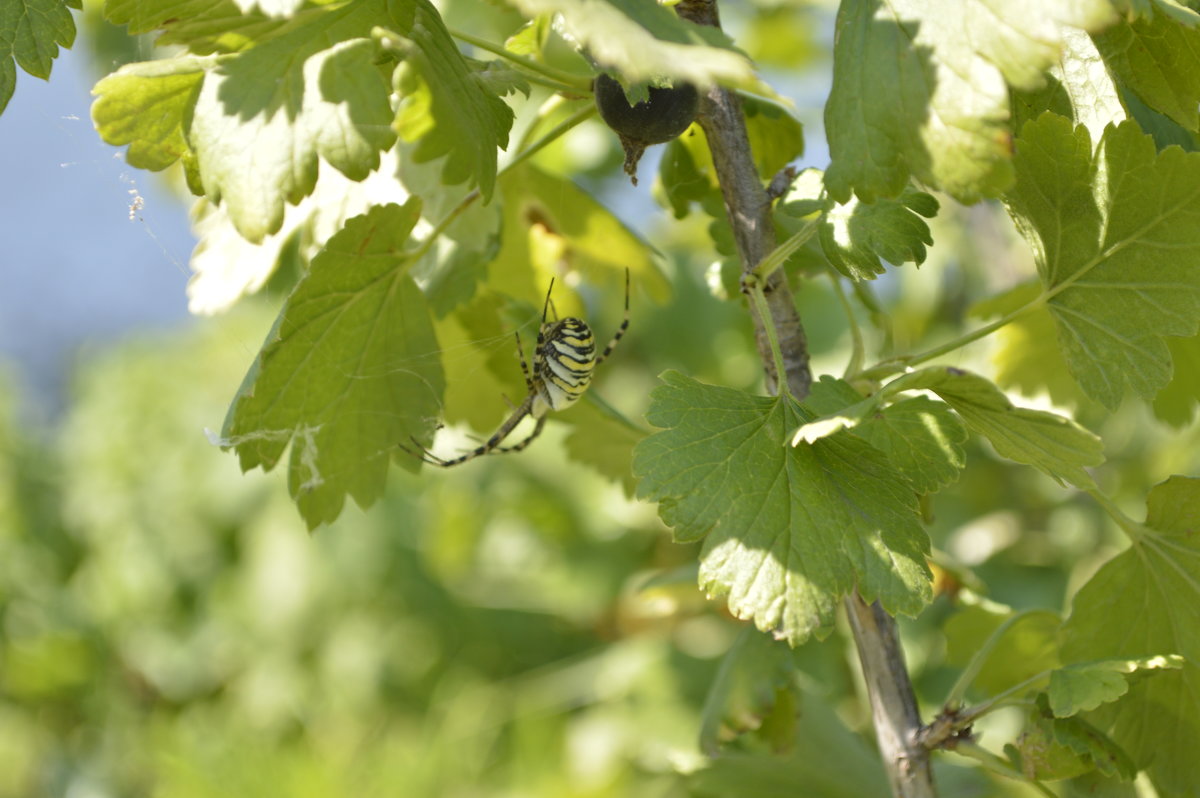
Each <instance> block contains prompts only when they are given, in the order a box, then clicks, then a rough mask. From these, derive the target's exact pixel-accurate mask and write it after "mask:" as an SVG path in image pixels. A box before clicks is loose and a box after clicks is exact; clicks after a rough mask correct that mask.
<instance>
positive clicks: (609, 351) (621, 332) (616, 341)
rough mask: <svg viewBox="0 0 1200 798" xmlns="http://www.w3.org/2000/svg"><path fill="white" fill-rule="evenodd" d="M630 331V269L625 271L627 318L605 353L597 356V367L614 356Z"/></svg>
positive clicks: (622, 322) (605, 348)
mask: <svg viewBox="0 0 1200 798" xmlns="http://www.w3.org/2000/svg"><path fill="white" fill-rule="evenodd" d="M628 329H629V269H626V270H625V318H624V319H623V320H622V321H621V326H620V327H618V328H617V333H616V335H614V336H613V337H612V340H611V341H609V342H608V346H606V347H604V351H603V352H601V353H600V354H599V355H597V356H596V365H597V366H599V365H600V364H601V363H603V362H604V358H606V357H608V356H609V355H611V354H612V351H613V350H614V349H616V348H617V344H619V343H620V342H621V338H622V337H623V336H624V335H625V331H626V330H628Z"/></svg>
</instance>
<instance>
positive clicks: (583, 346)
mask: <svg viewBox="0 0 1200 798" xmlns="http://www.w3.org/2000/svg"><path fill="white" fill-rule="evenodd" d="M553 290H554V280H553V279H551V280H550V288H549V290H547V291H546V301H545V303H544V304H543V305H542V323H541V326H540V327H539V328H538V336H537V346H536V347H534V350H533V369H532V371H531V370H530V368H529V366H528V365H527V364H526V363H525V352H524V348H523V347H522V346H521V334H520V333H519V332H518V333H517V334H516V336H517V355H518V356H519V357H520V358H521V373H523V374H524V375H525V388H526V390H527V393H526V395H525V401H523V402H521V404H519V405H517V407H516V409H514V410H513V413H512V415H511V416H509V417H508V419H507V420H506V421H505V422H504V423H503V424H501V425H500V429H498V430H496V434H495V435H493V436H492V437H490V438H488V439H487V443H485V444H483V445H482V446H480V447H479V448H478V449H475V450H474V451H472V452H468V453H466V454H464V455H462V456H461V457H455V458H454V459H452V460H443V459H442V458H440V457H438V456H437V455H435V454H433V453H431V452H429V451H428V450H426V449H424V448H420V446H419V445H418V449H417V451H415V452H413V451H411V450H408V449H405V451H409V453H410V454H414V455H416V456H417V457H419V458H421V459H422V460H424V461H425V462H426V463H429V464H430V465H436V466H442V467H443V468H449V467H450V466H456V465H459V464H461V463H465V462H467V461H468V460H474V459H475V458H476V457H480V456H482V455H485V454H493V453H499V452H519V451H521V450H522V449H524V448H525V447H526V446H528V445H529V444H530V443H532V442H533V439H534V438H536V437H537V436H538V435H540V434H541V432H542V427H543V426H545V424H546V414H547V413H548V412H549V411H551V410H562V409H563V408H566V407H570V406H571V405H572V404H573V403H574V402H575V401H576V400H578V399H579V397H581V396H583V392H584V391H586V390H587V389H588V386H589V385H591V383H592V371H593V370H594V369H595V368H596V366H598V365H600V364H601V363H603V362H604V359H605V358H607V357H608V356H609V355H610V354H612V351H613V350H614V349H616V348H617V344H618V343H619V342H620V340H621V336H623V335H625V331H626V330H627V329H629V270H628V269H626V270H625V317H624V320H623V321H622V322H621V326H620V327H619V328H617V333H616V335H614V336H613V337H612V340H611V341H609V342H608V346H606V347H604V351H603V352H601V353H600V354H599V355H597V354H596V341H595V338H594V336H593V335H592V330H591V328H590V327H588V326H587V323H586V322H585V321H584V320H583V319H577V318H574V317H569V318H565V319H559V320H558V321H551V322H548V321H546V313H547V311H548V310H549V309H550V292H551V291H553ZM525 416H532V417H533V418H534V419H535V420H536V421H537V425H536V426H535V427H534V428H533V432H531V433H529V437H527V438H526V439H525V440H523V441H521V442H520V443H517V444H514V445H512V446H501V445H500V444H501V443H502V442H503V441H504V439H505V438H507V437H508V436H509V435H510V434H511V433H512V431H513V430H514V429H516V428H517V425H518V424H520V423H521V421H522V420H523V419H524V418H525ZM413 442H414V443H416V441H415V440H414V441H413ZM402 448H404V447H402Z"/></svg>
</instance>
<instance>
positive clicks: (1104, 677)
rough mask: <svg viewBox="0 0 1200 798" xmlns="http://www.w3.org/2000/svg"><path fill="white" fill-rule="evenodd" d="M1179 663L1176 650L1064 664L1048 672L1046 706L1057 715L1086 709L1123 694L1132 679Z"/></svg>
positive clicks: (1113, 699)
mask: <svg viewBox="0 0 1200 798" xmlns="http://www.w3.org/2000/svg"><path fill="white" fill-rule="evenodd" d="M1182 667H1183V658H1182V657H1180V656H1178V655H1177V654H1168V655H1166V656H1157V657H1142V658H1140V659H1106V660H1099V661H1096V662H1081V663H1078V664H1073V665H1067V666H1066V667H1063V668H1058V669H1057V670H1055V671H1053V672H1052V673H1051V674H1050V686H1049V687H1048V688H1047V689H1046V693H1047V695H1048V696H1049V698H1050V710H1051V711H1052V712H1053V713H1054V715H1055V717H1059V718H1065V717H1067V716H1069V715H1074V714H1077V713H1079V712H1086V711H1088V710H1091V709H1095V708H1096V707H1098V706H1100V705H1101V704H1107V703H1108V702H1110V701H1116V700H1117V699H1118V698H1120V697H1121V696H1123V695H1125V694H1126V693H1127V692H1129V685H1130V684H1131V683H1132V682H1133V681H1134V680H1135V679H1138V678H1141V677H1145V676H1153V675H1155V674H1156V673H1161V672H1162V671H1164V670H1179V669H1180V668H1182Z"/></svg>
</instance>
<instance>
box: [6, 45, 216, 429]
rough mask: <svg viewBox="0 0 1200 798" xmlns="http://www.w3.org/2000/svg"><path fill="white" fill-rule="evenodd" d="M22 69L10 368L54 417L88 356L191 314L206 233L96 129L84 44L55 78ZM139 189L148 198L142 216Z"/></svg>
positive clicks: (12, 212) (11, 227)
mask: <svg viewBox="0 0 1200 798" xmlns="http://www.w3.org/2000/svg"><path fill="white" fill-rule="evenodd" d="M76 47H77V48H78V47H79V45H78V44H77V45H76ZM17 75H18V78H17V88H16V93H15V94H14V95H13V98H12V101H11V102H10V103H9V105H8V108H7V109H6V110H5V111H4V113H3V114H0V370H2V371H4V372H7V373H8V375H9V376H12V375H15V377H16V380H17V382H18V384H20V385H21V386H22V387H23V388H24V389H25V390H24V393H25V394H26V397H27V399H28V400H29V401H28V403H27V407H28V409H29V410H30V411H31V415H32V417H33V418H43V419H44V418H48V417H49V416H51V415H53V413H54V410H55V409H56V407H58V406H59V404H60V402H61V391H62V388H63V386H64V385H65V384H66V383H65V378H66V377H67V375H68V374H69V370H70V368H71V364H72V363H73V362H75V359H76V358H77V357H79V356H81V355H82V356H86V353H87V352H89V351H94V349H95V347H96V346H97V345H99V344H102V343H103V342H106V341H111V340H113V339H115V338H117V337H120V336H122V335H123V334H128V333H131V332H133V331H137V330H155V329H159V330H161V329H162V328H164V327H168V326H174V325H178V324H181V323H186V321H187V318H188V316H187V297H186V294H185V289H186V286H187V280H188V267H187V263H188V257H189V254H190V252H191V249H192V246H193V244H194V239H193V237H192V234H191V231H190V228H189V226H188V221H187V208H186V206H185V205H184V204H183V203H182V202H180V201H179V199H178V198H176V197H175V196H174V195H173V194H172V193H171V192H170V190H169V189H168V188H167V187H166V186H165V185H164V184H163V183H162V182H161V180H160V178H158V177H157V176H156V175H153V174H150V173H147V172H144V171H141V170H138V169H132V168H130V167H129V166H127V165H126V164H125V162H124V160H123V159H122V154H123V152H122V150H120V149H118V148H116V147H111V146H109V145H107V144H104V143H103V142H102V141H100V138H99V136H97V135H96V131H95V129H94V128H93V127H92V123H91V117H90V114H89V109H90V107H91V96H90V91H91V86H92V83H93V82H94V80H95V77H94V76H93V75H92V74H90V66H89V63H88V61H87V59H86V57H85V56H84V55H83V54H82V53H81V52H79V51H78V49H77V50H76V51H75V52H72V51H62V52H61V55H60V57H59V58H58V59H57V60H56V61H55V63H54V71H53V74H52V75H51V77H50V80H49V82H47V81H43V80H39V79H37V78H32V77H30V76H29V75H27V74H25V73H24V72H22V71H21V70H20V69H18V70H17ZM130 192H136V195H135V194H131V193H130ZM135 196H140V197H141V198H142V200H143V202H144V207H143V208H142V209H141V210H140V211H138V212H137V213H136V214H135V217H134V219H133V221H131V220H130V203H131V202H132V201H133V199H134V197H135ZM9 381H11V380H6V382H9Z"/></svg>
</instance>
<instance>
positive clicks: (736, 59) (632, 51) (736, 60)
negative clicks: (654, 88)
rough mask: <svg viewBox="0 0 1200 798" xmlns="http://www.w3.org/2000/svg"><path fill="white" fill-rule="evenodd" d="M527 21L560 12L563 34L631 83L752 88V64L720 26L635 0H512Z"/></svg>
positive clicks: (753, 82) (754, 78)
mask: <svg viewBox="0 0 1200 798" xmlns="http://www.w3.org/2000/svg"><path fill="white" fill-rule="evenodd" d="M514 5H516V6H517V8H519V9H520V10H521V11H522V12H524V13H525V15H526V16H528V17H536V16H538V15H539V14H556V13H557V14H560V15H561V17H560V19H561V21H562V23H561V24H562V30H563V33H564V34H565V35H566V36H567V37H568V38H569V39H571V40H573V41H574V42H575V43H576V44H577V45H579V46H580V47H582V48H583V50H584V51H585V52H586V53H587V54H588V55H589V56H590V57H591V58H593V59H595V61H596V62H597V63H598V64H600V65H601V66H603V67H606V68H610V69H615V70H617V71H618V72H620V73H621V75H623V76H624V77H625V79H626V80H628V81H629V82H630V83H637V82H639V81H645V80H652V79H656V78H663V77H670V78H679V79H681V80H686V81H689V82H691V83H695V84H697V85H711V84H713V83H722V84H727V85H733V86H743V87H757V86H758V80H757V78H756V76H755V75H754V68H753V65H752V64H751V63H750V59H748V58H747V57H746V56H745V54H743V53H742V52H741V51H739V50H737V49H736V48H735V47H734V46H733V43H732V42H731V41H730V39H729V37H728V36H727V35H726V34H725V33H723V32H722V31H721V30H720V29H719V28H713V27H706V26H702V25H696V24H694V23H692V22H689V21H687V20H684V19H680V18H679V17H678V16H676V15H675V12H673V11H672V10H670V9H669V8H667V7H666V6H664V5H661V4H659V3H646V2H640V0H514Z"/></svg>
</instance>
